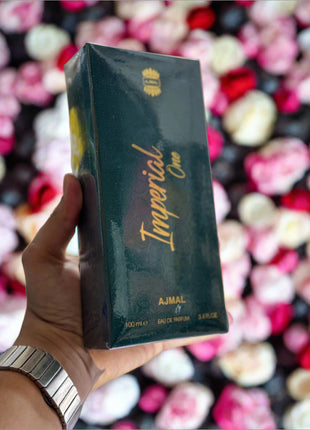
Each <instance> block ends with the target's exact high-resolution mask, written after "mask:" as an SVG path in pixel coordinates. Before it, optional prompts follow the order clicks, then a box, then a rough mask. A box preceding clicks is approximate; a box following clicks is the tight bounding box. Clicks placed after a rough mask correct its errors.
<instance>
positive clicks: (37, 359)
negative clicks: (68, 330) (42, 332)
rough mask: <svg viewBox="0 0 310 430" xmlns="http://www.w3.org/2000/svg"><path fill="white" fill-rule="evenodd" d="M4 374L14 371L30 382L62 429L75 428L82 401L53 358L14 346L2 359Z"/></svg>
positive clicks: (0, 361) (24, 347) (0, 364)
mask: <svg viewBox="0 0 310 430" xmlns="http://www.w3.org/2000/svg"><path fill="white" fill-rule="evenodd" d="M0 370H13V371H15V372H19V373H22V374H23V375H25V376H27V377H28V378H30V379H31V380H32V381H33V382H34V383H35V384H36V385H37V386H38V387H39V389H40V391H41V393H42V395H43V397H44V400H45V401H46V403H47V404H48V405H49V406H50V407H52V408H54V409H55V411H56V413H57V415H58V416H59V419H60V421H61V424H62V428H63V429H72V428H73V427H74V425H75V423H76V421H77V420H78V418H79V416H80V412H81V408H82V405H81V399H80V396H79V394H78V392H77V389H76V388H75V386H74V384H73V382H72V381H71V379H70V378H69V376H68V374H67V372H66V371H65V370H64V369H63V368H62V367H61V365H60V364H59V363H58V361H56V360H54V358H53V357H52V356H51V355H50V354H48V353H47V352H44V351H42V350H41V349H38V348H33V347H32V346H12V347H11V348H9V349H8V350H7V351H5V352H4V353H3V354H2V355H0Z"/></svg>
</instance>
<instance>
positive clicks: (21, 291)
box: [8, 279, 26, 297]
mask: <svg viewBox="0 0 310 430" xmlns="http://www.w3.org/2000/svg"><path fill="white" fill-rule="evenodd" d="M8 290H9V292H10V293H11V294H15V295H18V296H23V297H24V296H26V288H25V285H23V284H21V283H20V282H19V281H17V280H16V279H10V280H9V287H8Z"/></svg>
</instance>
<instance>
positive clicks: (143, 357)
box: [16, 174, 210, 401]
mask: <svg viewBox="0 0 310 430" xmlns="http://www.w3.org/2000/svg"><path fill="white" fill-rule="evenodd" d="M81 207H82V191H81V187H80V184H79V181H78V180H77V179H76V178H75V177H74V176H73V175H70V174H68V175H66V176H65V178H64V195H63V197H62V199H61V201H60V203H59V205H58V206H57V208H56V209H55V211H54V212H53V213H52V215H51V216H50V218H49V219H48V221H47V222H46V223H45V225H44V226H43V227H42V228H41V230H40V231H39V232H38V234H37V235H36V237H35V238H34V240H33V241H32V242H31V243H30V245H29V246H28V247H27V248H26V250H25V251H24V254H23V264H24V269H25V275H26V291H27V310H26V315H25V319H24V322H23V326H22V329H21V333H20V335H19V337H18V339H17V341H16V344H19V345H21V344H23V345H30V346H34V347H38V348H41V349H43V350H45V351H46V352H49V353H50V354H51V355H52V356H53V357H54V358H55V359H56V360H58V361H59V362H60V363H61V365H62V366H63V367H64V368H65V369H66V371H67V372H68V374H69V376H70V377H71V379H72V381H73V382H74V384H75V385H76V387H77V389H78V392H79V394H80V397H81V400H82V401H83V400H85V398H86V396H87V394H88V393H89V391H90V390H91V389H92V388H94V387H95V388H96V387H99V386H100V385H102V384H104V383H105V382H107V381H109V380H111V379H113V378H116V377H118V376H120V375H122V374H124V373H127V372H129V371H131V370H133V369H134V368H136V367H138V366H141V365H143V364H144V363H146V362H147V361H149V360H150V359H151V358H153V357H154V356H155V355H157V354H159V353H160V352H161V351H163V350H165V349H169V348H175V347H177V346H182V345H186V344H190V343H193V342H198V341H201V340H206V339H209V338H210V336H208V337H206V336H204V337H195V338H186V339H177V340H169V341H164V342H156V343H151V344H143V345H138V346H133V347H128V348H122V349H116V350H111V351H108V350H102V351H101V350H100V351H99V350H86V349H85V348H84V347H83V339H82V316H81V300H80V275H79V266H78V258H76V257H68V256H66V254H65V250H66V247H67V245H68V243H69V241H70V239H71V238H72V236H73V234H74V230H75V226H76V225H77V222H78V218H79V213H80V210H81Z"/></svg>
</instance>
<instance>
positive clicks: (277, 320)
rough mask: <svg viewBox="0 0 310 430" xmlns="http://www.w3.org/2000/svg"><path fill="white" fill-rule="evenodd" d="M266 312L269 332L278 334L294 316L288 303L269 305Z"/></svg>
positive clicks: (292, 309)
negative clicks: (269, 327)
mask: <svg viewBox="0 0 310 430" xmlns="http://www.w3.org/2000/svg"><path fill="white" fill-rule="evenodd" d="M267 314H268V317H269V319H270V322H271V333H272V334H280V333H282V332H283V331H284V330H285V329H286V327H287V326H288V325H289V323H290V322H291V320H292V318H293V316H294V308H293V306H292V305H291V304H289V303H278V304H276V305H275V306H272V307H270V308H269V310H268V311H267ZM309 364H310V363H309Z"/></svg>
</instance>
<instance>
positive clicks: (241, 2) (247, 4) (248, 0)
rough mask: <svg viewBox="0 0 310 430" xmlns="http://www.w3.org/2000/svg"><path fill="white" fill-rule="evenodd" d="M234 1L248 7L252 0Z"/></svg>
mask: <svg viewBox="0 0 310 430" xmlns="http://www.w3.org/2000/svg"><path fill="white" fill-rule="evenodd" d="M235 3H237V4H239V5H240V6H244V7H249V6H252V4H253V3H254V0H235Z"/></svg>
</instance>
